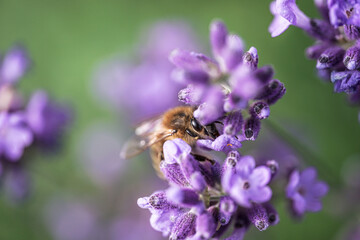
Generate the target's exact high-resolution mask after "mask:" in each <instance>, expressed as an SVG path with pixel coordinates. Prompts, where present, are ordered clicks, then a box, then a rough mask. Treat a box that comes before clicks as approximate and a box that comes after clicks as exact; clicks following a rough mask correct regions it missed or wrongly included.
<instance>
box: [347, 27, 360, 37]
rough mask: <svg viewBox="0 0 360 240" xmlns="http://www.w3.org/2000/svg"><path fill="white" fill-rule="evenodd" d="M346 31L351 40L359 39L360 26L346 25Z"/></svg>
mask: <svg viewBox="0 0 360 240" xmlns="http://www.w3.org/2000/svg"><path fill="white" fill-rule="evenodd" d="M344 33H345V35H346V37H347V38H348V39H349V40H357V39H359V38H360V28H359V27H358V26H355V25H351V24H346V25H344Z"/></svg>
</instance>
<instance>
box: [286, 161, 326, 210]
mask: <svg viewBox="0 0 360 240" xmlns="http://www.w3.org/2000/svg"><path fill="white" fill-rule="evenodd" d="M316 178H317V172H316V170H315V168H312V167H310V168H307V169H305V170H304V171H303V172H302V173H299V172H298V171H297V170H295V171H293V172H292V174H291V176H290V179H289V183H288V185H287V187H286V196H287V197H288V198H289V199H290V200H291V201H292V205H291V206H292V209H293V211H294V214H295V215H296V216H302V215H304V213H305V212H306V211H309V212H317V211H320V210H321V208H322V204H321V202H320V199H321V198H322V197H323V196H325V195H326V193H327V192H328V185H327V184H326V183H325V182H322V181H318V180H317V179H316Z"/></svg>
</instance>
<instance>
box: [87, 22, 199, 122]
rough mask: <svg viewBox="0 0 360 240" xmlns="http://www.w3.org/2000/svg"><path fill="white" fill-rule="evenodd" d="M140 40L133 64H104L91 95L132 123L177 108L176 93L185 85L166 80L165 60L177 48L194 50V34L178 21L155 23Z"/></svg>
mask: <svg viewBox="0 0 360 240" xmlns="http://www.w3.org/2000/svg"><path fill="white" fill-rule="evenodd" d="M141 39H142V40H141V41H140V42H139V43H138V44H137V46H136V51H134V53H133V59H132V61H129V60H126V61H125V60H121V59H122V58H121V57H120V59H113V60H110V61H106V62H104V63H103V64H102V65H101V66H100V67H99V69H98V71H97V72H96V73H95V77H94V88H95V90H94V93H95V94H96V95H97V96H98V97H100V98H101V100H103V101H105V102H107V103H109V104H110V105H112V106H113V107H114V108H115V109H116V110H119V111H122V112H126V116H127V117H128V118H129V119H130V120H132V121H133V122H139V121H142V120H144V119H146V118H149V117H153V116H156V115H158V114H161V113H163V112H165V111H166V110H168V109H170V108H172V107H175V106H177V105H179V103H178V100H177V92H178V91H179V90H180V89H181V88H183V87H184V85H183V84H180V83H174V82H172V81H170V80H169V79H170V72H171V70H172V69H173V67H172V65H171V63H169V61H168V60H167V57H168V55H169V54H170V52H171V51H172V50H173V49H174V48H176V47H181V48H184V49H193V48H196V40H195V37H194V33H193V32H192V31H191V28H190V27H189V26H188V25H186V24H185V23H183V22H180V21H166V22H158V23H155V24H153V25H152V26H151V27H150V28H149V29H148V30H147V31H146V32H145V33H143V36H142V37H141ZM143 39H146V40H143ZM160 93H161V94H160Z"/></svg>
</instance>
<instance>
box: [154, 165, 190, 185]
mask: <svg viewBox="0 0 360 240" xmlns="http://www.w3.org/2000/svg"><path fill="white" fill-rule="evenodd" d="M160 170H161V171H162V173H163V174H164V176H165V178H166V179H167V180H168V181H169V182H170V183H174V184H176V185H179V186H183V187H187V186H189V185H190V183H189V182H188V181H187V179H186V178H185V176H184V174H183V173H182V171H181V168H180V166H179V164H177V163H173V164H168V163H166V162H165V161H161V163H160Z"/></svg>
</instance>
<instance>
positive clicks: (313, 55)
mask: <svg viewBox="0 0 360 240" xmlns="http://www.w3.org/2000/svg"><path fill="white" fill-rule="evenodd" d="M327 48H329V44H326V43H323V42H322V43H319V44H315V45H313V46H310V47H308V48H307V49H306V56H307V57H308V58H310V59H318V58H319V57H320V56H321V54H322V53H323V52H324V51H325V50H326V49H327Z"/></svg>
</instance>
